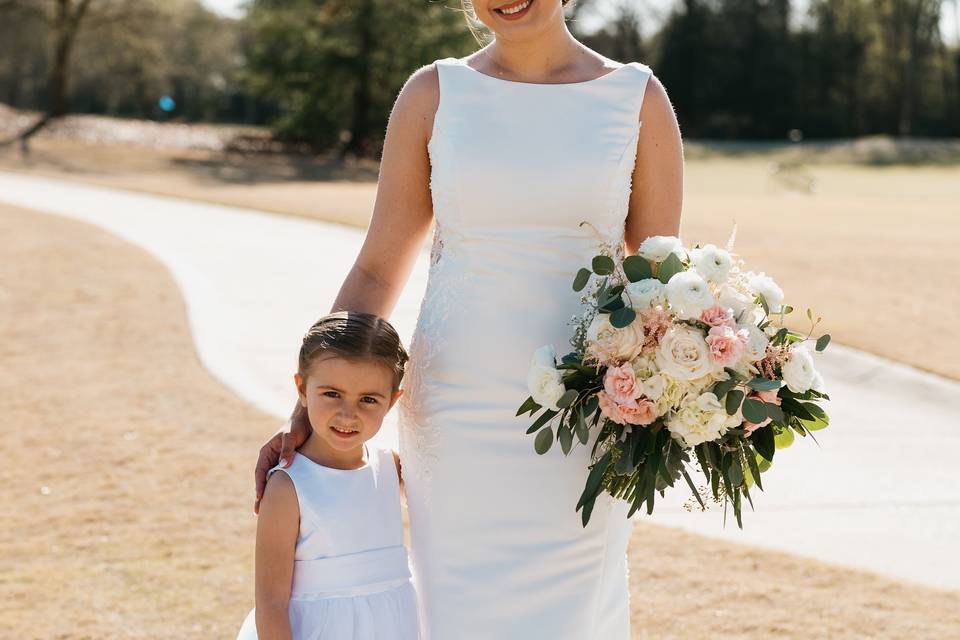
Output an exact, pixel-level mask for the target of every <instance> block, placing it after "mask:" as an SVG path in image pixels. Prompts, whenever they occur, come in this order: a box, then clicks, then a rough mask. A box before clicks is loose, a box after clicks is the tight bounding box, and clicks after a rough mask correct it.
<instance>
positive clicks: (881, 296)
mask: <svg viewBox="0 0 960 640" xmlns="http://www.w3.org/2000/svg"><path fill="white" fill-rule="evenodd" d="M944 144H946V143H944ZM850 146H851V147H853V148H856V145H855V144H854V145H850ZM941 146H944V145H941ZM871 148H872V147H871ZM938 148H939V147H938ZM946 148H947V147H946V146H944V149H946ZM950 148H951V149H952V147H950ZM692 149H693V151H692V153H691V155H692V156H693V157H695V158H701V159H694V160H690V161H689V162H688V163H687V174H686V178H687V179H686V199H685V207H684V218H683V228H682V235H683V238H684V240H685V241H687V242H688V243H693V242H697V241H700V242H703V243H707V242H713V243H715V244H722V243H723V242H725V241H726V239H727V237H728V235H729V233H730V230H731V228H732V226H733V222H734V220H735V221H736V222H737V223H738V238H737V243H736V247H735V248H736V250H737V251H739V252H740V253H742V254H743V256H744V257H745V258H747V260H748V261H749V262H748V264H749V265H751V266H753V267H755V268H756V270H765V271H767V272H768V273H770V274H771V275H772V276H774V277H775V278H776V279H777V281H778V282H779V283H780V284H781V286H782V287H783V288H784V290H785V291H786V293H787V296H788V302H789V303H791V304H793V306H795V307H796V308H797V312H796V313H795V314H794V316H793V320H792V322H788V324H790V325H792V326H793V328H796V329H799V330H806V329H807V328H808V327H809V324H808V322H807V320H806V317H805V314H804V311H805V309H806V308H807V307H811V308H813V310H814V312H816V313H818V314H820V315H822V316H823V318H824V322H823V324H821V325H820V326H819V327H818V329H817V331H818V333H821V332H825V333H830V334H831V335H832V336H833V337H834V338H835V339H836V340H837V341H838V342H840V343H843V344H847V345H850V346H853V347H858V348H860V349H863V350H866V351H869V352H872V353H876V354H879V355H882V356H885V357H887V358H890V359H893V360H897V361H900V362H904V363H907V364H910V365H913V366H915V367H918V368H921V369H925V370H927V371H931V372H934V373H937V374H940V375H944V376H948V377H951V378H954V379H960V333H958V332H957V331H955V330H954V329H953V320H954V318H955V316H956V313H957V310H958V309H960V288H958V287H957V286H956V280H957V278H958V276H960V251H957V250H956V247H957V246H960V165H958V164H957V163H956V162H947V161H940V162H938V163H935V164H930V165H892V166H872V165H869V164H849V163H848V164H821V163H820V160H824V161H833V160H836V159H846V160H851V161H852V160H862V161H864V162H870V157H871V156H870V154H869V153H867V152H856V153H855V152H854V151H849V150H848V151H844V150H843V148H842V146H840V147H836V148H835V147H830V148H828V149H827V150H826V151H823V152H822V153H821V152H813V153H811V154H810V155H809V157H810V158H813V159H814V160H815V161H816V163H814V164H810V165H809V166H807V165H802V164H801V165H799V166H791V165H790V162H791V161H792V160H791V159H795V158H796V157H798V156H795V155H793V154H791V153H789V152H787V151H783V150H779V151H778V150H776V149H773V150H771V149H766V148H764V147H758V148H757V149H756V150H755V151H753V152H751V151H750V150H749V148H740V147H736V148H731V149H727V148H723V149H720V150H717V149H712V148H711V149H707V148H700V147H694V146H692ZM880 151H883V149H880ZM945 153H946V152H945ZM947 156H948V159H949V158H954V157H955V156H956V152H955V151H950V153H948V154H947ZM893 157H896V154H893ZM937 157H939V156H936V154H934V158H935V159H936V158H937ZM771 160H775V161H777V162H781V163H784V167H785V169H784V170H783V171H781V172H780V174H779V177H772V176H771V172H770V167H771V165H770V161H771ZM0 169H9V170H15V171H24V172H30V173H37V174H42V175H50V176H55V177H61V178H66V179H70V180H80V181H84V182H89V183H94V184H100V185H105V186H112V187H119V188H124V189H133V190H139V191H148V192H153V193H160V194H166V195H174V196H182V197H185V198H191V199H195V200H202V201H210V202H217V203H222V204H228V205H235V206H246V207H255V208H258V209H262V210H265V211H273V212H277V213H287V214H293V215H300V216H307V217H311V218H316V219H322V220H328V221H333V222H341V223H345V224H351V225H355V226H359V227H365V226H366V225H367V223H368V222H369V216H370V213H371V211H372V209H373V202H374V198H375V195H376V175H377V167H376V165H375V164H374V163H371V162H359V163H351V164H347V165H340V164H337V163H335V162H332V161H329V160H323V159H310V158H305V157H300V156H287V155H254V156H250V155H244V154H235V153H221V152H218V151H211V150H202V149H180V150H176V149H173V150H171V149H150V148H146V147H134V146H121V145H90V144H87V143H83V142H80V141H77V140H71V139H60V138H44V137H41V138H38V139H37V140H36V141H35V143H34V151H33V153H32V154H31V156H30V157H29V158H27V159H24V158H22V157H21V156H20V154H19V152H17V151H16V150H14V149H7V150H6V151H3V150H0ZM810 180H812V181H813V183H814V184H815V188H816V189H815V191H814V193H812V194H803V193H801V192H799V191H798V190H797V187H799V186H802V185H803V184H804V183H806V182H807V181H810Z"/></svg>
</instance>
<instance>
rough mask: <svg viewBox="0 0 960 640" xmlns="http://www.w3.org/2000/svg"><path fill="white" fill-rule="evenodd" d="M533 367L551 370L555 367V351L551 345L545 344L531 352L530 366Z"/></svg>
mask: <svg viewBox="0 0 960 640" xmlns="http://www.w3.org/2000/svg"><path fill="white" fill-rule="evenodd" d="M535 365H540V366H542V367H550V368H551V369H552V368H554V367H556V366H557V350H556V349H554V348H553V345H552V344H545V345H543V346H542V347H540V348H539V349H537V350H536V351H534V352H533V357H532V358H530V366H531V367H533V366H535Z"/></svg>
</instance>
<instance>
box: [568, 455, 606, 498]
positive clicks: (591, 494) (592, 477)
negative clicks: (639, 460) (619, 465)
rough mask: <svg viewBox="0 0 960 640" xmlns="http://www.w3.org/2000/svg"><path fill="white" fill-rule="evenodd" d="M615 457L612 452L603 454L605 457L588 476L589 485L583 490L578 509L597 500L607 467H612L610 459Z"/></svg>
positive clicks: (594, 466)
mask: <svg viewBox="0 0 960 640" xmlns="http://www.w3.org/2000/svg"><path fill="white" fill-rule="evenodd" d="M612 457H613V453H612V452H611V451H607V452H606V453H605V454H603V457H602V458H600V460H598V461H597V462H596V464H594V465H593V467H592V468H591V469H590V473H589V474H588V475H587V483H586V486H585V487H584V488H583V494H582V495H581V496H580V500H579V501H578V502H577V509H579V508H580V507H582V506H583V505H584V504H585V503H586V502H587V500H591V499H595V498H596V497H597V492H598V490H599V489H600V482H601V481H602V480H603V474H604V473H606V471H607V467H609V466H610V458H612Z"/></svg>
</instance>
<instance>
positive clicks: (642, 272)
mask: <svg viewBox="0 0 960 640" xmlns="http://www.w3.org/2000/svg"><path fill="white" fill-rule="evenodd" d="M623 272H624V273H625V274H627V279H628V280H630V282H639V281H640V280H646V279H647V278H652V277H653V269H651V268H650V263H649V262H648V261H647V259H646V258H644V257H643V256H627V257H626V258H625V259H624V261H623Z"/></svg>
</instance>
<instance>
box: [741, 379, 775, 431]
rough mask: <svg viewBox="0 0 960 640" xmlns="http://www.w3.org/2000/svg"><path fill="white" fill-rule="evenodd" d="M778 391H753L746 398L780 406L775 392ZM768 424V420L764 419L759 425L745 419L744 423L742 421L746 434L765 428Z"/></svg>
mask: <svg viewBox="0 0 960 640" xmlns="http://www.w3.org/2000/svg"><path fill="white" fill-rule="evenodd" d="M778 391H779V389H767V390H766V391H754V392H753V393H751V394H750V395H748V396H747V397H748V398H756V399H757V400H763V401H764V402H766V403H769V404H775V405H779V404H780V396H778V395H777V392H778ZM768 424H770V418H766V419H765V420H764V421H763V422H761V423H760V424H755V423H753V422H750V421H749V420H747V419H744V421H743V428H744V429H745V430H746V432H747V433H753V432H754V431H756V430H757V429H759V428H760V427H765V426H767V425H768Z"/></svg>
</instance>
